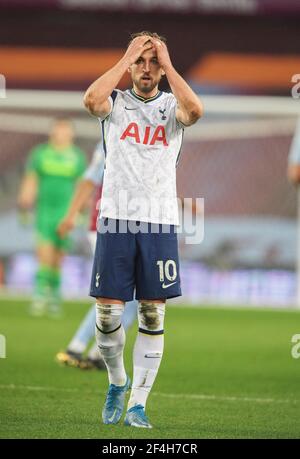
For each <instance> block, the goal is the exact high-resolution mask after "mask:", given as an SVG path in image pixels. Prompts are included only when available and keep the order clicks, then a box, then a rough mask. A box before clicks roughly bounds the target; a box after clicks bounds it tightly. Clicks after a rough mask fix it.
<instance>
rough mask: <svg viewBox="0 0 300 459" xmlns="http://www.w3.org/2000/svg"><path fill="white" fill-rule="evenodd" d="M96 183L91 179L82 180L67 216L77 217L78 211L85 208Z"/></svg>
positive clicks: (71, 218) (70, 217)
mask: <svg viewBox="0 0 300 459" xmlns="http://www.w3.org/2000/svg"><path fill="white" fill-rule="evenodd" d="M94 188H95V185H94V183H93V182H92V181H90V180H85V179H83V180H81V181H80V182H79V184H78V186H77V189H76V191H75V194H74V196H73V199H72V201H71V204H70V207H69V210H68V214H67V218H69V219H70V220H73V219H75V217H76V216H77V215H78V213H79V212H80V211H81V210H82V209H83V207H84V206H85V204H86V203H87V201H88V199H89V198H90V197H91V195H92V192H93V191H94Z"/></svg>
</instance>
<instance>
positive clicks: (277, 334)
mask: <svg viewBox="0 0 300 459" xmlns="http://www.w3.org/2000/svg"><path fill="white" fill-rule="evenodd" d="M27 306H28V304H27V303H26V302H22V301H12V300H10V301H9V300H6V301H5V300H1V301H0V334H2V335H4V336H5V337H6V345H7V358H6V359H0V394H1V396H0V437H1V438H98V439H114V438H121V439H125V438H126V439H128V438H129V439H130V438H144V439H148V438H149V439H150V438H155V439H168V438H172V439H184V438H190V439H201V438H300V417H299V414H300V359H293V358H292V356H291V348H292V343H291V337H292V336H293V335H294V334H296V333H300V313H299V312H296V311H295V312H291V311H267V310H250V309H247V310H239V309H230V310H228V309H226V310H225V309H222V308H213V307H209V308H208V307H206V308H191V307H169V309H168V310H167V314H166V322H165V331H166V333H165V353H164V358H163V362H162V364H161V367H160V371H159V374H158V377H157V380H156V382H155V385H154V388H153V391H152V393H151V395H150V397H149V399H148V405H147V414H148V416H149V419H150V421H151V422H152V424H153V425H154V428H153V429H152V430H144V429H135V428H130V427H124V426H123V424H122V422H121V423H120V424H119V425H116V426H105V425H102V423H101V409H102V404H103V401H104V397H105V392H106V388H107V377H106V373H105V372H100V371H81V370H78V369H75V368H64V367H60V366H59V365H58V364H57V363H56V362H55V360H54V356H55V354H56V352H57V351H59V350H61V349H64V348H65V346H66V344H67V343H68V340H69V339H70V338H71V336H72V334H73V332H74V331H75V329H76V327H77V325H78V324H79V322H80V320H81V318H82V317H83V315H84V313H85V311H86V310H87V308H88V307H89V306H88V304H85V305H81V304H79V303H66V305H65V317H64V319H62V320H51V319H47V318H39V319H34V318H31V317H29V316H28V314H27ZM135 333H136V327H133V328H132V329H131V330H130V332H129V333H128V334H127V343H126V353H125V358H126V367H127V371H128V372H129V374H130V375H131V374H132V366H131V352H132V347H133V343H134V338H135Z"/></svg>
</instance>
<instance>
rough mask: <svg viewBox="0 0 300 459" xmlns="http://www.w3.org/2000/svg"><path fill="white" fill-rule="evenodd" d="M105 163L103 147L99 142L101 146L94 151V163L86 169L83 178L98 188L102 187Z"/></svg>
mask: <svg viewBox="0 0 300 459" xmlns="http://www.w3.org/2000/svg"><path fill="white" fill-rule="evenodd" d="M104 161H105V159H104V152H103V147H102V144H101V143H100V142H99V144H98V145H97V147H96V150H95V151H94V154H93V158H92V161H91V162H90V165H89V166H88V168H87V169H86V171H85V173H84V175H83V178H84V179H85V180H90V181H91V182H93V183H94V184H95V185H96V186H97V185H100V184H101V183H102V179H103V171H104Z"/></svg>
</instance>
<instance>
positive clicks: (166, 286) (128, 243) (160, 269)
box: [90, 218, 181, 302]
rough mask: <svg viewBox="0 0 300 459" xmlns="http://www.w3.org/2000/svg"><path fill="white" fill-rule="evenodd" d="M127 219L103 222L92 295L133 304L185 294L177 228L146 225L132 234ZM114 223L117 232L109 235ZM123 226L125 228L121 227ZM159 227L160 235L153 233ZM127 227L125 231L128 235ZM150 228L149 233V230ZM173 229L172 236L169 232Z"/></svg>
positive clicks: (104, 220)
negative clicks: (182, 286)
mask: <svg viewBox="0 0 300 459" xmlns="http://www.w3.org/2000/svg"><path fill="white" fill-rule="evenodd" d="M132 223H133V224H134V225H136V224H138V223H137V222H127V221H124V220H112V219H108V218H105V219H101V221H100V227H99V226H98V232H97V244H96V250H95V255H94V266H93V273H92V280H91V289H90V295H91V296H93V297H95V298H97V297H103V298H111V299H116V300H122V301H124V302H126V301H131V300H132V299H133V296H134V290H135V297H136V299H137V300H140V299H144V300H157V299H167V298H174V297H176V296H180V295H181V288H180V277H179V260H178V243H177V234H176V232H175V227H174V226H173V225H153V224H152V226H151V224H150V223H142V224H141V229H140V230H139V231H138V232H136V233H135V234H134V233H132V232H131V231H129V230H130V228H128V224H129V225H130V224H132ZM108 224H114V226H115V227H116V232H105V231H104V228H105V227H106V226H107V225H108ZM121 225H123V226H122V228H121ZM150 227H152V228H154V227H155V230H156V231H157V232H155V233H153V232H150V231H149V228H150ZM124 228H125V232H124ZM145 228H147V229H148V232H143V231H145ZM166 229H167V230H169V232H168V233H166V232H165V230H166Z"/></svg>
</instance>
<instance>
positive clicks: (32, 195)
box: [18, 172, 38, 210]
mask: <svg viewBox="0 0 300 459" xmlns="http://www.w3.org/2000/svg"><path fill="white" fill-rule="evenodd" d="M37 186H38V178H37V176H36V174H35V173H34V172H29V173H27V174H26V175H25V177H24V179H23V181H22V184H21V188H20V192H19V196H18V206H19V207H20V208H21V209H23V210H28V209H30V208H31V207H32V206H33V205H34V202H35V199H36V194H37Z"/></svg>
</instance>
